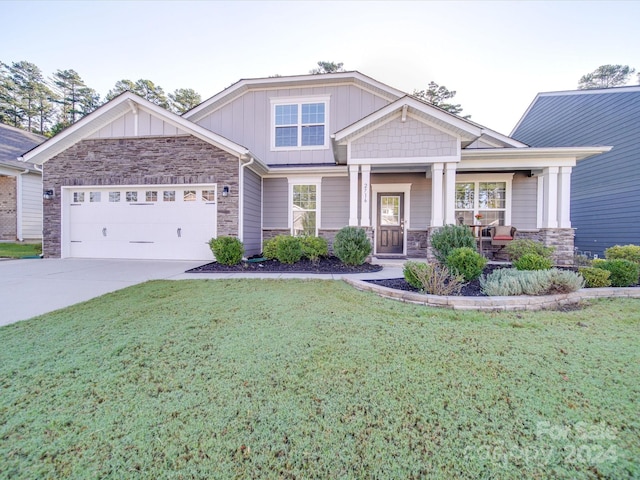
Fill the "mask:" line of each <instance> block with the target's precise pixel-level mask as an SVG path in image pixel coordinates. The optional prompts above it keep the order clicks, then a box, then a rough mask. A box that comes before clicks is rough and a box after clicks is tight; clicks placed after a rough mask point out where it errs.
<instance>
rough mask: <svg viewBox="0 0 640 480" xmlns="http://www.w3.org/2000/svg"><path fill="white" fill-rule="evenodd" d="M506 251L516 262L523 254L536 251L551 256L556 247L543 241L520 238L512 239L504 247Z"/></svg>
mask: <svg viewBox="0 0 640 480" xmlns="http://www.w3.org/2000/svg"><path fill="white" fill-rule="evenodd" d="M504 251H505V252H507V255H509V258H510V259H511V261H512V262H515V261H516V260H518V259H519V258H520V257H522V256H523V255H527V254H529V253H534V254H536V255H540V256H541V257H544V258H551V256H552V255H553V252H554V251H555V248H554V247H545V246H544V245H543V244H542V243H540V242H536V241H534V240H531V239H528V238H521V239H518V240H512V241H511V242H509V244H508V245H507V246H506V247H504Z"/></svg>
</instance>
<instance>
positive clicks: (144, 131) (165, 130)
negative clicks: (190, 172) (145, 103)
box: [87, 110, 188, 139]
mask: <svg viewBox="0 0 640 480" xmlns="http://www.w3.org/2000/svg"><path fill="white" fill-rule="evenodd" d="M136 121H137V123H138V133H137V135H136ZM163 135H166V136H175V135H188V133H187V132H185V131H183V130H181V129H179V128H177V127H174V126H173V125H171V124H170V123H167V122H165V121H164V120H162V119H160V118H158V117H155V116H154V115H151V114H149V113H147V112H145V111H143V110H138V115H137V119H136V115H134V114H133V113H132V112H128V113H126V114H125V115H123V116H121V117H119V118H116V119H115V120H113V121H112V122H111V123H109V125H106V126H104V127H102V128H101V129H100V130H98V131H96V132H94V133H93V134H92V135H90V136H89V137H87V138H91V139H98V138H123V137H136V136H137V137H153V136H163Z"/></svg>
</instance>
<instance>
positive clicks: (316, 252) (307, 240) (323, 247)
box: [300, 237, 329, 263]
mask: <svg viewBox="0 0 640 480" xmlns="http://www.w3.org/2000/svg"><path fill="white" fill-rule="evenodd" d="M300 241H301V242H302V255H303V256H304V257H305V258H308V259H309V260H311V261H312V262H314V263H315V262H317V261H318V260H320V257H326V256H327V255H329V244H328V242H327V241H326V240H325V239H324V238H322V237H301V238H300Z"/></svg>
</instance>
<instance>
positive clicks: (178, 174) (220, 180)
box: [43, 135, 238, 257]
mask: <svg viewBox="0 0 640 480" xmlns="http://www.w3.org/2000/svg"><path fill="white" fill-rule="evenodd" d="M192 183H194V184H195V183H217V184H218V185H220V186H221V185H229V187H230V193H229V196H227V197H222V195H219V196H218V235H234V236H236V235H238V159H237V157H235V156H233V155H231V154H229V153H227V152H225V151H223V150H220V149H219V148H217V147H215V146H213V145H211V144H209V143H207V142H204V141H202V140H200V139H198V138H196V137H192V136H187V135H184V136H174V137H142V138H141V137H138V138H126V139H96V140H83V141H81V142H79V143H77V144H75V145H73V146H71V147H69V148H68V149H67V150H65V151H64V152H62V153H60V154H59V155H56V156H55V157H53V158H51V159H50V160H49V161H47V162H46V163H45V164H44V174H43V189H44V190H49V189H51V190H53V191H54V198H53V199H51V200H44V202H43V204H44V205H43V213H44V218H45V222H44V232H43V235H44V238H43V252H44V255H45V257H59V256H60V252H61V245H60V242H61V225H60V216H61V208H60V199H61V198H62V196H61V187H62V186H84V185H87V186H89V185H96V186H108V185H160V184H192ZM220 190H221V188H220Z"/></svg>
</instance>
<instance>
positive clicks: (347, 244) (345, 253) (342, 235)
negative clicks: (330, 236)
mask: <svg viewBox="0 0 640 480" xmlns="http://www.w3.org/2000/svg"><path fill="white" fill-rule="evenodd" d="M333 253H334V254H335V256H336V257H338V258H339V259H340V260H341V261H342V263H344V264H345V265H362V264H363V263H364V261H365V260H366V259H367V256H368V255H369V254H370V253H371V242H370V241H369V239H368V238H367V232H366V231H365V230H364V229H362V228H357V227H344V228H342V229H341V230H340V231H339V232H338V233H337V234H336V238H335V239H334V241H333Z"/></svg>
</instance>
